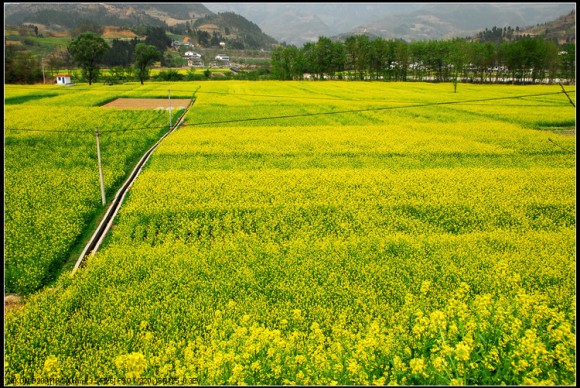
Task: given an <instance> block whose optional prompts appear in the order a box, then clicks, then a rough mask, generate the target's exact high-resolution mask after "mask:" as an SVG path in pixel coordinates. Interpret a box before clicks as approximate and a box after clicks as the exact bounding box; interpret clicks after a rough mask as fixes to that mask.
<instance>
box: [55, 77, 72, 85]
mask: <svg viewBox="0 0 580 388" xmlns="http://www.w3.org/2000/svg"><path fill="white" fill-rule="evenodd" d="M54 82H55V83H56V84H57V85H69V84H71V81H70V74H57V75H56V79H55V81H54Z"/></svg>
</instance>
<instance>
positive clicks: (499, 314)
mask: <svg viewBox="0 0 580 388" xmlns="http://www.w3.org/2000/svg"><path fill="white" fill-rule="evenodd" d="M122 87H123V86H119V88H122ZM149 87H150V93H152V94H154V93H155V91H156V90H157V93H160V94H162V93H163V90H164V89H167V85H154V84H150V85H149ZM155 87H156V88H157V89H155ZM171 88H172V90H175V91H176V93H183V94H184V95H187V93H191V92H192V91H194V90H196V97H197V100H196V103H195V105H194V106H193V108H192V109H191V111H190V112H189V114H188V115H187V117H186V121H185V124H184V126H182V127H181V128H180V129H179V130H178V131H176V132H175V133H173V134H171V135H170V136H169V137H168V138H166V139H165V141H164V142H163V143H162V144H161V145H160V147H159V148H158V149H157V150H156V151H155V153H154V154H153V156H152V158H151V160H150V162H149V163H148V165H147V167H146V169H145V170H144V171H143V172H142V174H141V175H140V176H139V178H138V179H137V180H136V182H135V184H134V185H133V187H132V188H131V191H130V193H129V195H128V197H127V198H126V200H125V203H124V204H123V206H122V207H121V210H120V212H119V215H118V218H117V219H116V222H115V227H114V229H113V231H112V233H111V235H110V236H109V237H108V238H107V240H106V242H105V244H104V246H103V247H102V248H101V250H100V251H99V252H97V253H96V254H95V255H94V256H92V257H90V258H89V259H88V262H87V263H86V266H85V267H83V268H82V269H81V270H80V271H79V272H77V273H76V274H75V275H74V276H72V275H68V274H63V275H62V276H61V277H60V278H59V279H58V281H57V282H56V283H55V284H54V285H52V286H51V287H49V288H46V289H44V290H42V291H40V292H38V293H36V294H34V295H31V296H30V297H28V298H27V301H26V304H25V306H24V307H22V308H21V309H19V310H17V311H15V312H11V313H10V314H9V315H8V316H7V317H6V326H5V377H4V382H5V384H8V385H21V384H32V383H37V384H60V385H62V384H137V385H140V384H144V385H153V384H173V385H192V384H201V385H243V384H252V385H353V384H354V385H389V384H398V385H503V384H507V385H536V384H539V385H551V384H556V385H572V384H575V381H576V334H575V329H576V324H575V322H576V305H575V297H576V295H575V292H576V291H575V289H576V274H575V268H576V262H575V260H576V257H575V243H576V240H575V236H576V199H575V186H576V182H575V178H576V177H575V173H576V164H575V163H576V162H575V154H574V153H572V152H569V151H567V150H566V149H575V137H574V136H565V135H561V134H556V133H554V132H552V131H548V130H547V129H546V128H548V127H549V128H552V129H553V128H569V127H570V126H574V125H575V109H574V108H573V107H572V106H571V105H570V103H569V102H568V100H567V98H566V96H564V95H563V94H561V93H558V91H560V90H561V89H560V88H559V86H556V87H554V86H526V87H522V86H482V85H465V86H463V85H462V86H461V88H459V92H458V93H453V86H452V85H449V84H426V83H416V84H411V83H405V84H397V83H383V82H374V83H370V82H307V81H305V82H298V81H297V82H240V81H220V82H202V83H199V82H198V83H185V82H184V83H175V84H172V85H171ZM119 90H121V89H119ZM132 93H136V91H134V92H132ZM524 96H526V97H524ZM500 98H501V99H500ZM476 100H477V101H478V102H477V103H476ZM111 123H113V121H111ZM111 125H115V124H111ZM97 193H98V192H97ZM97 198H98V197H97Z"/></svg>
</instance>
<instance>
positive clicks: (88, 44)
mask: <svg viewBox="0 0 580 388" xmlns="http://www.w3.org/2000/svg"><path fill="white" fill-rule="evenodd" d="M67 49H68V52H69V53H70V55H71V56H72V58H73V60H74V62H76V63H77V64H78V65H79V66H80V68H81V70H82V76H83V78H84V79H85V80H87V82H88V83H89V85H91V84H92V83H93V82H94V81H95V80H96V79H97V78H98V76H99V72H100V66H99V65H100V64H101V63H102V62H103V58H104V56H105V54H106V53H107V52H108V51H110V50H111V47H110V46H109V44H108V43H107V42H106V41H105V39H103V37H101V36H100V35H97V34H95V33H94V32H85V33H82V34H80V35H79V36H78V37H76V38H75V39H73V40H72V41H71V42H70V44H69V45H68V48H67ZM133 55H134V61H135V63H134V67H135V71H136V73H137V76H138V77H139V80H140V81H141V84H143V81H144V80H145V79H147V78H148V76H149V69H150V67H151V65H152V63H153V61H155V60H158V59H160V58H161V52H160V51H159V50H158V49H157V47H156V46H154V45H150V44H146V43H136V44H135V47H134V54H133Z"/></svg>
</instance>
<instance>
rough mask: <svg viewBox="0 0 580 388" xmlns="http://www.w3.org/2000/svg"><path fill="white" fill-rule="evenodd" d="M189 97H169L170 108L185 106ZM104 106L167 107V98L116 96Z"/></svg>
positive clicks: (126, 107)
mask: <svg viewBox="0 0 580 388" xmlns="http://www.w3.org/2000/svg"><path fill="white" fill-rule="evenodd" d="M190 102H191V99H189V98H176V99H171V108H172V109H179V108H184V109H185V108H187V106H188V105H189V103H190ZM103 107H104V108H117V109H168V108H169V99H167V98H118V99H116V100H115V101H111V102H109V103H108V104H105V105H103Z"/></svg>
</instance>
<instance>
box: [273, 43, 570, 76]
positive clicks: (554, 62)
mask: <svg viewBox="0 0 580 388" xmlns="http://www.w3.org/2000/svg"><path fill="white" fill-rule="evenodd" d="M575 47H576V46H575V44H573V43H568V44H565V45H563V46H561V47H560V46H558V45H557V44H556V43H554V42H552V41H548V40H544V39H543V38H538V37H536V38H523V39H519V40H517V41H511V42H508V41H506V42H502V43H499V44H494V43H492V42H479V41H468V40H465V39H460V38H454V39H451V40H432V41H415V42H410V43H407V42H405V41H402V40H387V39H383V38H376V39H371V38H369V37H368V36H366V35H355V36H350V37H348V38H347V39H346V40H345V41H344V42H340V41H333V40H331V39H329V38H327V37H319V39H318V41H317V42H311V43H306V44H304V46H303V47H302V48H297V47H296V46H287V47H284V46H279V47H277V48H276V49H275V50H274V51H273V53H272V58H271V67H270V69H271V74H272V77H273V78H275V79H279V80H292V79H303V78H304V76H305V74H309V75H310V76H311V77H314V78H318V79H337V78H338V79H343V78H347V79H359V80H376V79H381V80H385V81H411V80H413V81H422V80H432V81H447V82H457V81H458V80H462V81H464V82H513V83H527V82H531V83H535V82H538V81H541V80H554V79H556V78H558V79H561V80H566V81H568V82H574V81H575V79H576V74H575V68H576V50H575Z"/></svg>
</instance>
